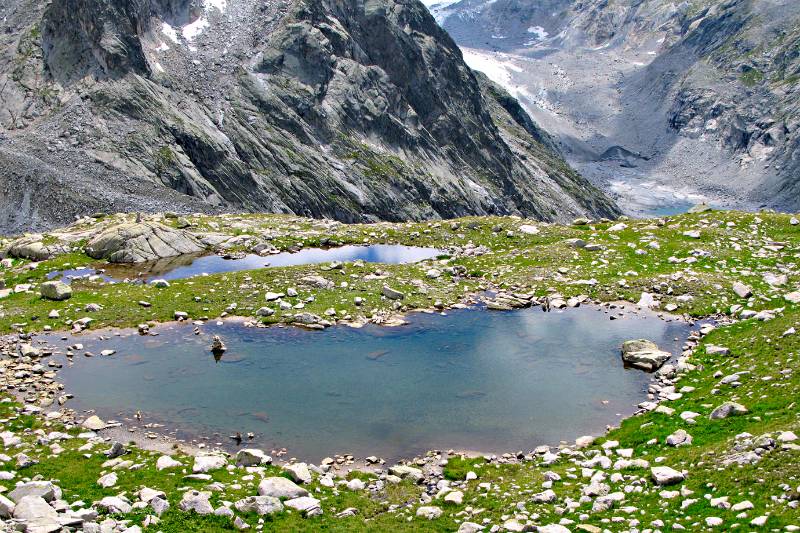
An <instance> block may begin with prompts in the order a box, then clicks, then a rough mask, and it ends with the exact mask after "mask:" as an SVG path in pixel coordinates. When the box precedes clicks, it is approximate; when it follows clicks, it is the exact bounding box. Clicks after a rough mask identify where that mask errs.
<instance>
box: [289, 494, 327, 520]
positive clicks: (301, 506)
mask: <svg viewBox="0 0 800 533" xmlns="http://www.w3.org/2000/svg"><path fill="white" fill-rule="evenodd" d="M285 503H286V507H289V508H291V509H294V510H296V511H300V513H301V514H302V515H303V516H305V517H310V516H317V515H321V514H322V506H321V505H320V503H319V500H318V499H316V498H312V497H310V496H303V497H301V498H294V499H292V500H286V502H285Z"/></svg>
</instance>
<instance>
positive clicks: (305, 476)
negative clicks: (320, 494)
mask: <svg viewBox="0 0 800 533" xmlns="http://www.w3.org/2000/svg"><path fill="white" fill-rule="evenodd" d="M283 469H284V470H285V471H286V472H288V473H289V475H290V476H292V479H293V480H294V481H295V482H297V483H311V472H310V471H309V469H308V465H307V464H305V463H293V464H290V465H286V466H284V467H283Z"/></svg>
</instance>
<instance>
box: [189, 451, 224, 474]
mask: <svg viewBox="0 0 800 533" xmlns="http://www.w3.org/2000/svg"><path fill="white" fill-rule="evenodd" d="M227 464H228V460H227V459H226V458H225V456H224V455H218V454H208V455H198V456H197V457H195V458H194V464H193V465H192V472H193V473H195V474H204V473H206V472H210V471H211V470H219V469H220V468H224V467H225V465H227Z"/></svg>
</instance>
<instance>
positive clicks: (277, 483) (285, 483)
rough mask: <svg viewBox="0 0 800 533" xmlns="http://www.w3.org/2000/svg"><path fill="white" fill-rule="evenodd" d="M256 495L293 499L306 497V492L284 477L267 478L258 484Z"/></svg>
mask: <svg viewBox="0 0 800 533" xmlns="http://www.w3.org/2000/svg"><path fill="white" fill-rule="evenodd" d="M258 494H259V495H261V496H272V497H274V498H289V499H294V498H301V497H303V496H308V491H307V490H306V489H304V488H303V487H300V486H298V485H297V484H295V483H294V482H293V481H291V480H289V479H286V478H285V477H268V478H266V479H264V480H262V481H261V483H259V484H258Z"/></svg>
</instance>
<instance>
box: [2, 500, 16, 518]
mask: <svg viewBox="0 0 800 533" xmlns="http://www.w3.org/2000/svg"><path fill="white" fill-rule="evenodd" d="M14 507H16V504H14V502H12V501H11V500H9V499H8V498H6V497H5V496H3V495H2V494H0V518H11V516H12V515H13V514H14Z"/></svg>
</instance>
